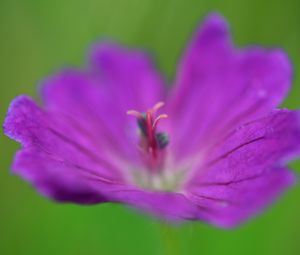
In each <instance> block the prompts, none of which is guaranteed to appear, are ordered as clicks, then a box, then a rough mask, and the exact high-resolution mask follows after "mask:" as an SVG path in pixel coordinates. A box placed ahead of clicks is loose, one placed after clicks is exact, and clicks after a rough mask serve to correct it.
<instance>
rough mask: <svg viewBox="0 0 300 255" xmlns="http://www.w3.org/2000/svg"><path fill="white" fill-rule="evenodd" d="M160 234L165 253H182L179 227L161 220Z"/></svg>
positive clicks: (169, 254) (174, 254) (164, 254)
mask: <svg viewBox="0 0 300 255" xmlns="http://www.w3.org/2000/svg"><path fill="white" fill-rule="evenodd" d="M159 229H160V235H161V240H162V254H163V255H179V254H181V247H180V246H181V245H180V238H179V236H178V230H179V229H178V228H176V226H173V225H170V224H169V223H167V222H160V224H159Z"/></svg>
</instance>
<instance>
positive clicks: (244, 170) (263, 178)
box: [186, 110, 300, 226]
mask: <svg viewBox="0 0 300 255" xmlns="http://www.w3.org/2000/svg"><path fill="white" fill-rule="evenodd" d="M216 147H217V148H218V149H217V150H215V151H210V152H208V155H209V159H208V160H207V161H206V162H203V163H202V165H201V166H200V167H199V168H198V170H197V172H196V173H195V174H194V176H193V177H192V179H191V180H190V182H189V183H188V184H187V185H186V192H187V194H188V197H189V198H190V199H191V200H196V201H197V203H199V204H200V205H202V206H207V207H209V208H210V209H211V210H212V211H213V213H211V214H208V215H207V217H208V218H209V221H211V222H213V223H215V224H217V225H224V226H233V225H235V224H238V223H240V222H241V221H242V220H245V219H246V218H248V217H249V216H251V215H253V214H255V213H257V212H258V211H260V210H261V209H262V208H263V207H264V206H265V205H266V204H268V203H269V202H270V201H271V200H273V199H275V198H276V197H277V196H278V195H279V194H280V192H281V191H283V190H284V189H286V188H287V187H288V186H290V185H291V184H292V183H293V181H294V177H293V175H292V173H290V172H289V171H287V170H285V169H284V168H283V167H282V165H284V164H286V162H287V160H290V159H293V158H295V157H297V156H299V155H300V113H299V111H288V110H276V111H273V112H272V113H271V114H269V115H268V116H266V117H264V118H261V119H258V120H255V121H252V122H249V123H247V124H244V125H243V126H240V127H239V128H238V129H236V130H235V131H234V132H232V133H231V134H230V135H229V136H228V137H227V139H226V140H225V141H224V142H223V143H221V144H218V145H216ZM223 207H224V208H223Z"/></svg>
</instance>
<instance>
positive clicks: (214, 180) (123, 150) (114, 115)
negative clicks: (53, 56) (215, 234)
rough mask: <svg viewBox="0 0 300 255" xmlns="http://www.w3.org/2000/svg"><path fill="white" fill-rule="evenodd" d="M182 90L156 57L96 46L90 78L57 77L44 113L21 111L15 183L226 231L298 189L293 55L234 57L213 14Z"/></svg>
mask: <svg viewBox="0 0 300 255" xmlns="http://www.w3.org/2000/svg"><path fill="white" fill-rule="evenodd" d="M174 80H175V82H174V88H173V89H172V91H166V87H164V86H163V81H162V79H161V77H160V75H159V74H158V73H157V72H156V70H155V69H154V68H153V66H152V65H151V63H150V62H149V60H148V58H147V56H146V55H145V54H144V53H142V52H140V51H137V50H129V49H125V48H123V47H120V46H118V45H116V44H113V43H108V42H104V43H100V44H97V45H95V46H94V47H93V48H92V51H91V54H90V58H89V65H88V67H87V68H86V70H65V71H62V72H60V73H58V74H55V75H54V76H52V77H50V78H48V79H46V81H45V82H44V83H43V86H42V98H43V102H44V104H43V106H38V105H37V104H36V103H35V102H34V101H33V100H32V99H31V98H30V97H28V96H20V97H18V98H16V99H15V100H14V101H13V102H12V104H11V106H10V109H9V111H8V115H7V118H6V120H5V124H4V132H5V134H6V135H7V136H9V137H10V138H12V139H14V140H16V141H18V142H19V143H21V144H22V149H21V150H20V151H19V152H18V153H17V155H16V158H15V162H14V164H13V169H14V173H16V174H18V175H20V176H22V177H23V178H24V179H26V180H27V181H29V182H30V183H32V184H33V185H34V187H35V188H36V189H37V190H38V191H39V192H40V193H42V194H43V195H45V196H47V197H50V198H52V199H54V200H56V201H59V202H74V203H80V204H95V203H102V202H119V203H124V204H128V205H130V206H133V207H136V208H138V209H140V210H142V211H146V212H148V213H151V214H154V215H155V216H158V217H160V218H163V219H166V220H170V221H182V220H202V221H205V222H209V223H211V224H214V225H217V226H219V227H233V226H235V225H237V224H239V223H241V222H242V221H244V220H245V219H247V218H248V217H251V216H253V215H255V214H257V213H258V212H260V211H261V210H262V209H263V208H264V207H265V206H266V205H268V204H269V203H270V202H272V201H273V200H274V199H275V198H277V197H278V196H279V195H280V194H281V193H282V192H283V191H284V190H285V189H287V188H288V187H290V186H291V185H292V184H293V183H294V181H295V177H294V175H293V173H292V172H290V171H289V170H288V168H287V166H286V164H287V161H288V160H291V159H293V158H295V157H297V156H299V154H300V118H299V116H300V115H299V111H290V110H285V109H276V107H277V106H278V105H279V104H280V103H281V102H282V100H283V99H284V98H285V96H286V94H287V92H288V90H289V86H290V83H291V65H290V63H289V60H288V58H287V56H286V55H285V53H284V52H282V51H281V50H278V49H276V50H266V49H262V48H259V47H251V48H246V49H236V48H234V46H233V45H232V42H231V40H230V36H229V32H228V28H227V25H226V23H225V21H224V20H223V19H222V18H221V17H220V16H218V15H216V14H213V15H210V16H209V17H208V18H207V19H206V20H205V22H204V24H203V25H202V26H201V28H200V29H199V30H198V31H197V32H196V34H195V36H194V38H193V39H192V41H191V42H190V43H189V45H188V47H187V49H186V50H185V52H184V54H183V58H182V59H181V61H180V63H179V66H178V70H177V75H176V77H175V79H174ZM162 102H165V105H164V103H162ZM126 113H127V114H126ZM129 115H132V116H129Z"/></svg>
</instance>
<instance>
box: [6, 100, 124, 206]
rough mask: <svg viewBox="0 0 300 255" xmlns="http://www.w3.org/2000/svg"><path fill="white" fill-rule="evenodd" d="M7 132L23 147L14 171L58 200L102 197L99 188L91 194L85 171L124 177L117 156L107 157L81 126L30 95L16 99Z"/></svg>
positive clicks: (94, 174) (110, 176)
mask: <svg viewBox="0 0 300 255" xmlns="http://www.w3.org/2000/svg"><path fill="white" fill-rule="evenodd" d="M4 132H5V134H6V135H7V136H9V137H10V138H12V139H14V140H16V141H18V142H20V143H21V144H22V145H23V147H24V149H23V150H22V151H21V152H19V153H18V155H17V157H16V163H15V165H14V169H15V171H17V173H18V174H19V175H21V176H23V177H24V178H26V179H29V180H30V181H32V182H33V183H34V184H35V185H37V186H38V187H39V188H40V189H43V190H44V191H45V190H46V191H45V193H47V194H52V195H50V196H52V197H53V198H55V199H57V200H66V201H74V202H81V203H91V202H96V201H102V200H103V198H102V197H100V198H99V192H97V193H96V194H97V195H96V197H93V198H92V197H91V196H92V195H91V193H93V191H92V190H90V191H89V189H88V186H87V185H86V183H85V178H83V177H84V176H83V174H82V173H84V174H85V175H92V176H94V177H95V176H96V177H97V178H100V179H101V178H102V179H104V180H111V181H113V182H116V181H118V182H121V181H123V175H122V173H121V171H120V170H119V168H118V166H117V162H118V161H117V160H114V161H113V160H112V159H111V158H109V157H107V156H106V153H105V152H104V151H103V150H102V149H101V148H98V147H97V146H98V144H97V143H95V142H94V141H93V140H92V139H91V138H90V137H89V136H87V134H86V133H85V132H82V130H81V129H77V128H76V126H75V125H71V123H69V122H67V121H66V119H65V118H62V117H61V116H60V115H56V114H53V113H51V112H48V111H46V110H43V109H41V108H40V107H38V106H37V105H36V104H35V103H34V102H33V101H32V100H31V99H30V98H29V97H26V96H20V97H18V98H17V99H15V100H14V101H13V103H12V104H11V107H10V109H9V112H8V115H7V117H6V120H5V123H4ZM53 162H55V164H54V163H53ZM79 172H82V173H79ZM58 192H62V193H61V194H58ZM85 199H86V200H85Z"/></svg>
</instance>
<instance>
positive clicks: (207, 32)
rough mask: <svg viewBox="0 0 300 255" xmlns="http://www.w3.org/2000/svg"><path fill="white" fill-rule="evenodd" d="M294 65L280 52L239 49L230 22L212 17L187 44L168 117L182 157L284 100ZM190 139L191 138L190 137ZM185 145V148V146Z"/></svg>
mask: <svg viewBox="0 0 300 255" xmlns="http://www.w3.org/2000/svg"><path fill="white" fill-rule="evenodd" d="M290 83H291V65H290V63H289V60H288V58H287V56H286V54H285V53H284V52H282V51H281V50H277V49H274V50H267V49H261V48H255V47H252V48H248V49H243V50H239V49H235V48H234V47H233V45H232V43H231V41H230V35H229V32H228V27H227V24H226V22H225V21H224V20H223V18H222V17H220V16H218V15H215V14H214V15H211V16H209V17H208V18H207V19H206V21H205V22H204V24H203V26H202V27H201V28H200V29H199V30H198V31H197V32H196V35H195V37H194V38H193V40H192V41H191V43H190V45H189V47H188V48H187V50H186V52H185V54H184V56H183V59H182V61H181V64H180V66H179V70H178V77H177V80H176V90H175V93H174V95H173V98H172V99H171V100H172V103H171V108H170V112H171V113H170V114H169V115H170V118H172V116H174V118H173V119H172V120H173V122H174V123H175V122H176V125H175V124H174V125H173V126H179V127H180V129H178V130H175V131H174V132H175V134H174V137H175V138H176V139H177V138H178V139H177V140H175V143H176V144H175V146H176V147H177V150H178V151H177V153H178V155H183V154H186V155H188V154H190V153H191V152H195V151H198V150H199V147H201V146H203V145H207V143H209V142H210V141H212V140H216V139H218V138H219V136H222V135H224V134H225V135H226V133H228V132H229V131H231V130H232V129H234V128H236V127H237V126H239V125H240V124H242V123H245V122H247V121H250V120H252V119H255V118H258V117H260V116H263V115H265V114H266V113H268V112H269V111H270V110H272V109H274V108H275V107H276V106H278V104H280V103H281V102H282V100H283V99H284V97H285V96H286V94H287V92H288V90H289V86H290ZM191 137H192V139H191ZM183 144H185V146H182V145H183Z"/></svg>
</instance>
